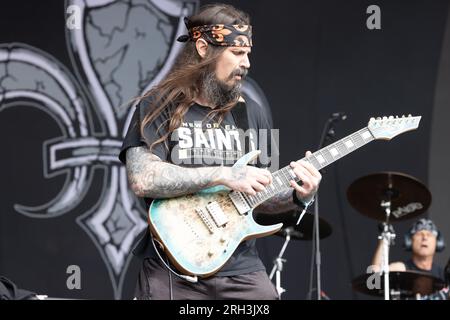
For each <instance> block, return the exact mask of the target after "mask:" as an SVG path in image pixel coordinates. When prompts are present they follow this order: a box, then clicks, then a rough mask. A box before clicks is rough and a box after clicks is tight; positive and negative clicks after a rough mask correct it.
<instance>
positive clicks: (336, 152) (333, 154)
mask: <svg viewBox="0 0 450 320" xmlns="http://www.w3.org/2000/svg"><path fill="white" fill-rule="evenodd" d="M330 153H331V155H332V156H333V157H336V156H338V155H339V151H337V149H336V148H331V149H330Z"/></svg>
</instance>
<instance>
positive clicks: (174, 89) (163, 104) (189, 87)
mask: <svg viewBox="0 0 450 320" xmlns="http://www.w3.org/2000/svg"><path fill="white" fill-rule="evenodd" d="M209 24H228V25H229V24H250V18H249V16H248V15H247V14H246V13H244V12H242V11H240V10H238V9H236V8H234V7H233V6H230V5H226V4H212V5H206V6H203V7H201V8H200V11H199V12H198V13H197V14H196V15H194V16H191V17H190V18H189V22H188V25H187V27H188V28H192V27H195V26H201V25H209ZM225 49H226V47H217V46H213V45H210V46H208V49H207V52H206V55H205V57H204V58H201V57H200V55H199V54H198V53H197V49H196V47H195V42H193V41H188V42H187V43H186V44H185V47H184V48H183V49H182V51H181V52H180V54H179V55H178V57H177V59H176V61H175V63H174V66H173V67H172V69H171V71H170V72H169V74H168V75H167V76H166V77H165V78H164V79H163V80H162V81H161V82H160V83H159V84H158V85H157V86H155V87H154V88H152V89H151V90H149V91H148V92H146V93H145V94H144V95H142V96H141V97H140V98H139V100H142V99H145V98H148V97H151V98H152V99H151V101H150V108H149V112H148V113H147V114H146V115H145V117H144V119H143V120H142V123H141V127H140V130H141V135H142V136H143V137H144V139H145V135H144V128H145V126H147V125H148V124H150V123H152V121H153V120H155V119H156V118H157V117H158V116H159V115H160V114H161V113H163V112H165V111H167V112H168V114H169V120H168V121H169V123H167V122H165V123H163V124H161V126H160V127H159V128H158V130H160V129H161V127H162V126H166V128H167V132H166V133H165V134H164V135H163V136H162V137H161V138H159V139H158V140H156V141H154V142H153V143H151V144H149V143H147V144H149V147H150V150H152V148H153V147H154V146H155V145H156V144H158V143H161V142H165V141H166V139H167V138H168V136H169V135H170V134H171V133H172V132H173V131H174V130H175V129H177V128H178V127H179V126H180V125H181V122H182V120H183V117H184V115H185V114H186V112H187V111H188V110H189V108H190V106H191V105H192V103H193V101H194V100H195V99H196V98H197V97H198V96H199V94H200V92H199V88H200V87H201V79H202V78H203V76H204V74H205V73H207V72H211V70H214V67H215V65H216V61H217V58H218V57H219V56H220V55H221V54H222V53H223V51H224V50H225ZM236 103H237V100H236V101H232V102H230V103H228V104H227V105H224V106H220V107H217V108H214V109H213V110H212V111H211V112H209V113H208V116H218V117H219V123H220V122H221V121H222V120H223V117H224V116H225V114H226V113H227V112H228V111H229V110H231V109H232V108H233V107H234V106H235V105H236Z"/></svg>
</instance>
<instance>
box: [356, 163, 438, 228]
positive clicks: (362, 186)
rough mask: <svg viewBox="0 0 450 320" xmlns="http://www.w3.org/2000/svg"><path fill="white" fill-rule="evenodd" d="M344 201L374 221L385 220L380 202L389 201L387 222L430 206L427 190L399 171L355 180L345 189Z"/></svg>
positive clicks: (424, 209) (422, 211)
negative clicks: (389, 208) (389, 209)
mask: <svg viewBox="0 0 450 320" xmlns="http://www.w3.org/2000/svg"><path fill="white" fill-rule="evenodd" d="M347 198H348V201H349V202H350V204H351V205H352V206H353V208H355V209H356V210H357V211H358V212H360V213H361V214H363V215H366V216H368V217H369V218H372V219H376V220H378V221H386V213H385V209H384V208H383V207H382V206H381V202H382V201H389V200H390V201H391V214H390V217H389V221H390V222H395V221H400V220H407V219H411V218H414V217H416V216H418V215H421V214H422V213H424V212H425V211H426V210H427V209H428V207H429V206H430V204H431V193H430V191H428V189H427V187H425V185H423V184H422V182H420V181H419V180H417V179H416V178H414V177H412V176H410V175H407V174H404V173H399V172H381V173H375V174H370V175H368V176H365V177H362V178H359V179H357V180H356V181H354V182H353V183H352V184H351V185H350V187H349V188H348V190H347Z"/></svg>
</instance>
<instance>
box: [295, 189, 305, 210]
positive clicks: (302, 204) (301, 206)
mask: <svg viewBox="0 0 450 320" xmlns="http://www.w3.org/2000/svg"><path fill="white" fill-rule="evenodd" d="M292 199H293V201H294V203H295V204H296V205H297V206H299V207H300V208H302V209H305V208H306V205H305V203H304V202H303V201H301V200H300V199H299V198H297V191H296V190H295V189H294V191H293V192H292Z"/></svg>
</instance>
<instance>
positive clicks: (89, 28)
mask: <svg viewBox="0 0 450 320" xmlns="http://www.w3.org/2000/svg"><path fill="white" fill-rule="evenodd" d="M225 2H226V3H230V4H233V5H235V6H237V7H239V8H241V9H243V10H245V11H247V12H248V13H249V14H250V15H251V18H252V24H253V26H254V47H253V49H252V54H251V64H252V67H251V70H250V73H249V80H248V81H247V82H246V84H245V92H246V94H248V95H251V96H252V97H253V98H254V99H256V100H258V101H259V102H260V103H261V104H262V105H263V106H264V107H265V108H270V109H271V112H272V115H273V123H274V127H275V128H278V129H280V151H281V159H280V165H282V166H284V165H285V164H287V163H288V162H289V161H291V160H294V159H299V158H301V157H303V154H304V152H305V151H306V150H312V151H314V150H315V149H316V148H317V144H318V142H319V137H320V133H321V131H322V127H323V125H324V123H325V121H326V120H327V118H328V116H329V115H330V114H331V113H333V112H337V111H342V112H345V113H346V115H347V117H348V118H347V120H345V121H343V122H340V123H338V124H337V125H336V129H335V130H336V137H337V138H340V137H343V136H345V135H347V134H350V133H352V132H354V131H356V130H359V129H361V128H362V127H364V126H366V125H367V122H368V120H369V118H370V117H373V116H375V117H377V116H384V115H402V114H413V115H421V116H422V117H423V118H422V121H421V123H420V127H419V129H418V130H416V131H413V132H410V133H407V134H404V135H401V136H399V137H397V138H396V139H394V140H392V141H390V142H384V141H383V142H378V141H377V142H373V143H371V144H370V145H368V146H366V147H364V148H363V149H361V150H358V151H357V152H355V153H354V154H352V155H350V156H348V157H347V158H344V159H342V160H340V161H339V162H337V163H336V164H333V165H332V166H330V167H329V168H327V169H326V170H324V172H323V182H322V185H321V189H320V204H319V205H320V215H321V217H322V218H324V219H325V220H326V221H328V222H329V223H330V225H331V226H332V229H333V232H332V234H331V236H329V237H328V238H326V239H324V240H322V241H321V243H320V245H321V246H320V247H321V253H322V267H321V271H322V290H323V291H324V292H325V293H326V294H327V295H328V296H329V298H331V299H355V298H359V299H363V298H369V297H367V296H363V295H360V294H356V293H355V292H354V291H352V289H351V280H352V279H353V278H355V277H356V276H358V275H359V274H362V273H364V272H365V271H366V268H367V266H368V265H369V264H370V259H371V256H372V254H373V251H374V249H375V246H376V242H377V222H376V221H374V220H370V219H369V218H367V217H365V216H363V215H361V214H360V213H358V212H357V211H355V210H354V209H353V208H352V207H351V206H350V205H349V203H348V201H347V198H346V192H347V188H348V186H349V185H350V184H351V183H352V182H353V181H354V180H356V179H357V178H359V177H361V176H364V175H367V174H370V173H376V172H382V171H397V172H402V173H406V174H410V175H413V176H414V177H416V178H418V179H420V180H421V181H422V182H423V183H424V184H425V185H427V186H428V187H429V188H430V190H431V191H432V195H433V205H432V207H431V209H430V210H429V211H428V212H427V215H429V216H431V217H432V218H433V219H435V220H436V222H437V223H438V225H439V227H440V228H441V230H442V231H443V233H444V236H445V237H447V238H448V239H450V218H449V214H448V208H449V198H448V195H447V192H448V190H449V188H450V183H449V181H450V177H449V176H448V172H449V171H448V168H447V165H446V164H447V163H448V161H449V160H450V148H449V147H448V137H449V136H450V129H449V126H448V125H447V119H448V118H449V116H450V111H449V110H450V108H449V103H450V97H449V95H448V92H449V88H450V67H449V65H450V64H449V60H448V59H449V58H448V57H450V29H449V28H450V27H449V16H450V15H449V3H448V1H433V2H432V4H431V3H430V2H429V1H425V0H422V1H395V2H393V1H377V3H376V5H377V6H378V8H379V15H378V18H379V20H378V22H379V27H380V28H379V29H378V28H375V29H370V28H368V25H367V20H368V19H369V20H370V19H374V18H373V17H372V18H370V17H371V16H372V14H373V11H370V10H369V11H370V12H369V13H367V11H368V7H369V6H370V5H372V4H373V3H372V2H369V1H295V2H294V1H287V0H286V1H269V0H258V1H256V0H254V1H245V2H244V1H225ZM206 3H209V1H195V0H191V1H188V0H187V1H173V0H153V1H151V0H132V1H113V0H69V1H62V0H52V1H45V4H44V3H43V2H42V1H41V2H37V1H31V0H28V1H25V0H24V1H14V2H12V1H10V2H2V4H0V141H1V145H2V157H1V158H0V172H1V180H0V193H1V195H2V196H1V198H0V199H1V201H0V275H3V276H6V277H8V278H10V279H11V280H12V281H14V282H15V283H16V284H17V285H18V286H19V287H21V288H25V289H28V290H32V291H35V292H37V293H40V294H47V295H49V296H52V297H62V298H82V299H112V298H116V299H120V298H122V299H130V298H132V297H133V290H134V284H135V281H136V276H137V272H138V269H139V267H140V265H139V261H137V260H136V259H135V258H134V257H133V256H132V255H131V252H130V251H131V248H132V247H133V245H134V243H135V242H136V241H137V239H138V237H139V235H140V234H141V233H142V231H143V230H144V229H145V228H146V222H145V212H144V210H143V206H142V203H141V202H140V201H139V200H138V199H137V198H136V197H135V196H134V195H133V194H132V193H131V192H130V191H129V188H128V186H127V179H126V173H125V169H124V167H123V166H122V165H121V164H120V163H119V161H118V159H117V155H118V150H119V148H120V145H121V140H122V138H123V136H124V134H125V130H126V128H127V124H128V122H129V120H130V116H131V114H132V107H130V104H129V102H130V100H131V99H132V98H134V97H136V96H138V95H140V94H142V93H143V92H145V91H146V90H148V89H149V88H150V87H151V86H153V85H154V84H155V83H157V82H158V81H159V80H160V79H161V78H162V77H164V75H165V74H166V73H167V71H168V69H169V68H170V67H171V65H172V63H173V61H174V58H175V57H176V55H177V53H178V52H179V50H180V48H181V46H182V44H180V43H177V42H176V41H175V39H176V38H177V36H178V35H180V34H183V33H185V29H184V24H183V17H184V16H186V15H190V14H192V13H194V12H196V11H197V10H198V8H199V6H200V5H202V4H206ZM371 21H372V22H374V20H371ZM369 25H370V23H369ZM411 223H412V221H406V222H402V223H398V224H395V225H394V228H395V231H396V232H397V240H396V244H395V246H394V247H393V248H392V251H391V259H392V260H402V259H406V258H407V257H408V254H407V253H406V252H404V251H403V250H402V248H401V243H402V241H401V239H402V237H403V234H404V232H405V231H406V230H407V228H408V227H409V226H410V224H411ZM282 243H283V239H282V238H279V237H276V236H272V237H268V238H264V239H261V240H258V248H259V251H260V254H261V257H262V259H263V261H264V263H265V264H266V266H267V268H268V270H269V271H270V269H271V267H272V262H273V259H274V258H275V256H276V254H277V253H278V251H279V250H280V248H281V246H282ZM448 252H449V251H448V250H447V251H444V252H443V253H441V254H439V255H438V256H437V260H438V262H439V263H441V264H444V263H445V262H446V261H447V259H448ZM286 258H287V262H286V264H285V266H284V271H283V274H282V286H283V287H284V288H285V289H286V290H287V292H286V293H285V294H284V295H283V298H285V299H304V298H306V296H307V293H308V284H309V279H310V261H311V243H310V242H308V241H303V242H302V241H292V242H291V243H290V244H289V246H288V248H287V251H286ZM78 275H79V276H80V277H78Z"/></svg>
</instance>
